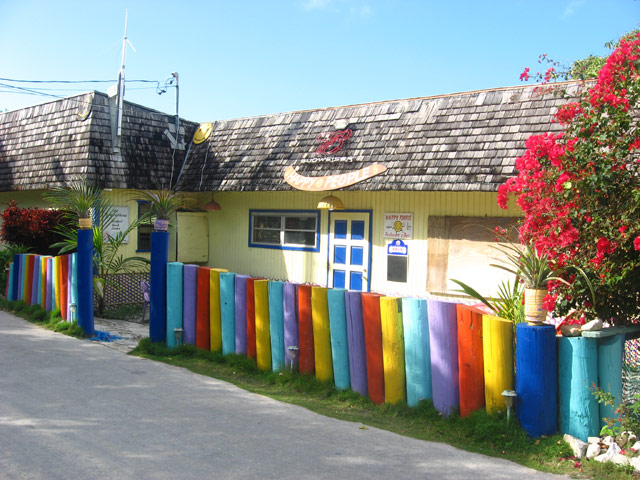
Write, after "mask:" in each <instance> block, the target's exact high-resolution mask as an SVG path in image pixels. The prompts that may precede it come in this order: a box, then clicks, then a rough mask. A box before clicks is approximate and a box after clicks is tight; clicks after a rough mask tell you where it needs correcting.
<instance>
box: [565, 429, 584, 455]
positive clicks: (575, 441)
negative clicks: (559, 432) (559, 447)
mask: <svg viewBox="0 0 640 480" xmlns="http://www.w3.org/2000/svg"><path fill="white" fill-rule="evenodd" d="M562 439H563V440H564V441H565V442H567V443H568V444H569V446H570V447H571V450H573V456H574V457H577V458H583V457H584V456H585V455H586V453H587V446H588V445H587V444H586V443H585V442H583V441H582V440H580V439H579V438H576V437H574V436H573V435H569V434H568V433H565V434H564V436H563V437H562Z"/></svg>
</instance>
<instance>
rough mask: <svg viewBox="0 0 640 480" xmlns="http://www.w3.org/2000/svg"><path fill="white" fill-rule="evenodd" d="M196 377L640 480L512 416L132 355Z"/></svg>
mask: <svg viewBox="0 0 640 480" xmlns="http://www.w3.org/2000/svg"><path fill="white" fill-rule="evenodd" d="M131 354H132V355H137V356H141V357H144V358H149V359H153V360H157V361H161V362H164V363H167V364H170V365H175V366H179V367H184V368H187V369H189V370H191V371H192V372H195V373H199V374H202V375H207V376H210V377H214V378H218V379H220V380H225V381H228V382H230V383H233V384H235V385H237V386H239V387H241V388H243V389H245V390H248V391H250V392H254V393H258V394H261V395H265V396H268V397H271V398H274V399H276V400H281V401H284V402H287V403H292V404H295V405H300V406H302V407H305V408H308V409H309V410H312V411H314V412H317V413H320V414H322V415H326V416H329V417H333V418H338V419H341V420H347V421H352V422H357V423H361V424H362V427H361V428H367V426H371V427H376V428H381V429H384V430H388V431H392V432H396V433H399V434H401V435H406V436H409V437H414V438H418V439H422V440H429V441H436V442H444V443H448V444H450V445H453V446H455V447H458V448H461V449H464V450H468V451H471V452H477V453H483V454H485V455H489V456H494V457H500V458H505V459H508V460H512V461H514V462H517V463H519V464H522V465H525V466H528V467H531V468H535V469H537V470H542V471H546V472H552V473H559V474H569V475H572V476H576V477H579V478H593V479H605V480H622V479H630V478H637V477H634V476H633V474H632V472H631V470H629V469H623V468H620V467H616V466H614V465H611V464H606V465H603V464H600V463H597V462H594V461H586V460H585V461H578V460H576V459H575V458H573V457H572V456H571V449H570V448H569V446H568V445H567V444H566V443H564V442H563V441H562V436H561V435H559V434H558V435H554V436H551V437H546V438H540V439H532V438H529V437H528V436H527V434H526V433H525V432H524V430H522V428H520V426H519V425H518V422H517V419H514V418H512V419H511V422H510V423H507V420H506V416H505V414H503V413H502V414H495V415H489V414H487V413H486V412H485V411H484V410H479V411H477V412H474V413H473V414H472V415H470V416H469V417H467V418H460V417H459V416H458V415H452V416H451V417H449V418H443V417H442V416H441V415H440V414H439V413H438V412H437V411H436V410H435V409H434V408H433V405H432V404H431V402H427V401H423V402H421V403H420V404H419V405H418V406H417V407H416V408H409V407H408V406H407V405H406V404H403V405H387V404H383V405H375V404H373V403H372V402H371V401H370V400H369V399H367V398H364V397H361V396H360V395H358V394H357V393H355V392H353V391H350V390H349V391H339V390H337V389H335V388H334V387H333V386H332V385H331V384H328V383H322V382H318V381H317V380H316V379H315V377H313V376H311V375H300V374H297V373H295V372H294V373H291V372H288V371H284V372H278V373H274V372H261V371H259V370H258V368H257V366H256V363H255V361H254V360H251V359H247V358H246V357H243V356H241V355H227V356H224V357H223V356H222V355H221V354H220V353H218V352H208V351H205V350H201V349H197V348H196V347H194V346H193V345H182V346H180V347H178V348H168V347H166V346H165V345H161V344H158V343H152V342H151V341H150V340H149V339H148V338H146V339H143V340H141V341H140V343H139V344H138V346H137V347H136V348H135V349H134V350H133V351H132V352H131Z"/></svg>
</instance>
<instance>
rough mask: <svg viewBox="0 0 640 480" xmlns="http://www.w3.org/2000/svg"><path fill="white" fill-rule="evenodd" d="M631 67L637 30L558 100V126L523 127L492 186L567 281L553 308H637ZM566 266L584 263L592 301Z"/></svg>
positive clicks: (638, 201)
mask: <svg viewBox="0 0 640 480" xmlns="http://www.w3.org/2000/svg"><path fill="white" fill-rule="evenodd" d="M639 73H640V33H635V34H633V35H632V36H631V37H630V38H626V39H622V40H621V41H620V44H619V46H618V48H617V49H616V50H615V51H614V52H613V53H612V54H611V55H610V56H609V58H608V59H607V61H606V63H605V65H604V66H603V67H602V69H601V70H600V72H599V74H598V77H597V80H596V81H595V82H592V83H591V84H589V85H587V87H588V88H584V89H582V90H580V91H579V92H578V93H575V92H574V93H573V95H574V100H573V101H570V102H568V103H567V104H565V105H564V106H562V107H561V108H560V109H559V110H558V112H557V113H556V115H555V119H554V122H557V123H559V124H560V125H561V126H562V127H563V130H562V132H561V133H557V134H551V133H547V134H543V135H533V136H531V137H529V139H528V140H527V141H526V144H525V147H526V152H525V153H524V155H523V156H521V157H520V158H518V159H517V160H516V169H517V171H518V174H517V176H516V177H513V178H510V179H509V180H507V181H506V182H505V183H504V184H503V185H501V186H500V189H499V191H498V203H499V204H500V206H501V207H503V208H506V206H507V201H508V197H509V195H513V196H515V199H516V202H517V204H518V205H519V206H520V208H521V209H522V211H523V213H524V218H523V220H522V223H521V225H520V230H519V233H520V238H521V241H522V242H529V241H532V242H533V243H534V245H535V246H536V248H537V249H538V251H539V252H540V253H541V254H546V255H548V256H549V257H550V259H551V262H552V265H553V268H554V269H555V270H556V271H557V272H558V273H561V274H563V275H564V278H566V279H567V280H569V281H570V285H569V286H566V285H564V284H561V283H555V284H552V285H551V286H550V287H551V289H550V294H549V296H548V297H547V299H546V304H547V306H549V307H550V308H552V309H554V311H555V313H556V314H558V315H564V314H566V313H567V312H569V311H570V310H571V309H576V310H577V311H579V312H584V313H586V314H587V316H592V317H593V316H596V315H597V316H599V317H600V318H602V319H606V320H609V319H611V320H613V322H614V323H625V322H628V321H631V320H634V319H638V318H639V317H640V129H639V127H638V115H639V114H640V112H639V109H638V99H639V97H640V77H639ZM580 92H582V93H580ZM565 94H566V92H565ZM571 267H578V268H580V269H582V270H583V271H584V272H586V274H587V276H588V277H589V279H590V281H591V284H592V285H593V289H594V291H595V296H594V298H595V304H594V301H592V295H591V293H590V291H589V288H588V285H587V281H586V280H585V279H584V278H582V276H581V275H577V276H576V275H575V274H572V273H571V272H572V271H573V272H575V268H573V269H572V268H571Z"/></svg>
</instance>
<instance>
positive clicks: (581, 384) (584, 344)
mask: <svg viewBox="0 0 640 480" xmlns="http://www.w3.org/2000/svg"><path fill="white" fill-rule="evenodd" d="M557 341H558V390H559V394H558V398H559V407H558V413H559V414H560V431H561V432H562V433H568V434H570V435H573V436H574V437H576V438H579V439H580V440H582V441H584V442H586V441H587V439H588V437H593V436H596V435H598V433H599V432H600V427H599V425H600V418H599V415H598V403H597V402H596V399H595V397H594V396H593V395H592V393H591V390H590V388H591V387H592V386H593V385H597V382H598V349H597V345H596V339H595V338H586V337H560V338H558V339H557Z"/></svg>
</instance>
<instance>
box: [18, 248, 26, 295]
mask: <svg viewBox="0 0 640 480" xmlns="http://www.w3.org/2000/svg"><path fill="white" fill-rule="evenodd" d="M26 271H27V255H26V254H25V253H21V254H20V270H19V272H20V273H19V275H18V281H19V285H18V298H17V300H23V301H24V278H25V275H26Z"/></svg>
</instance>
